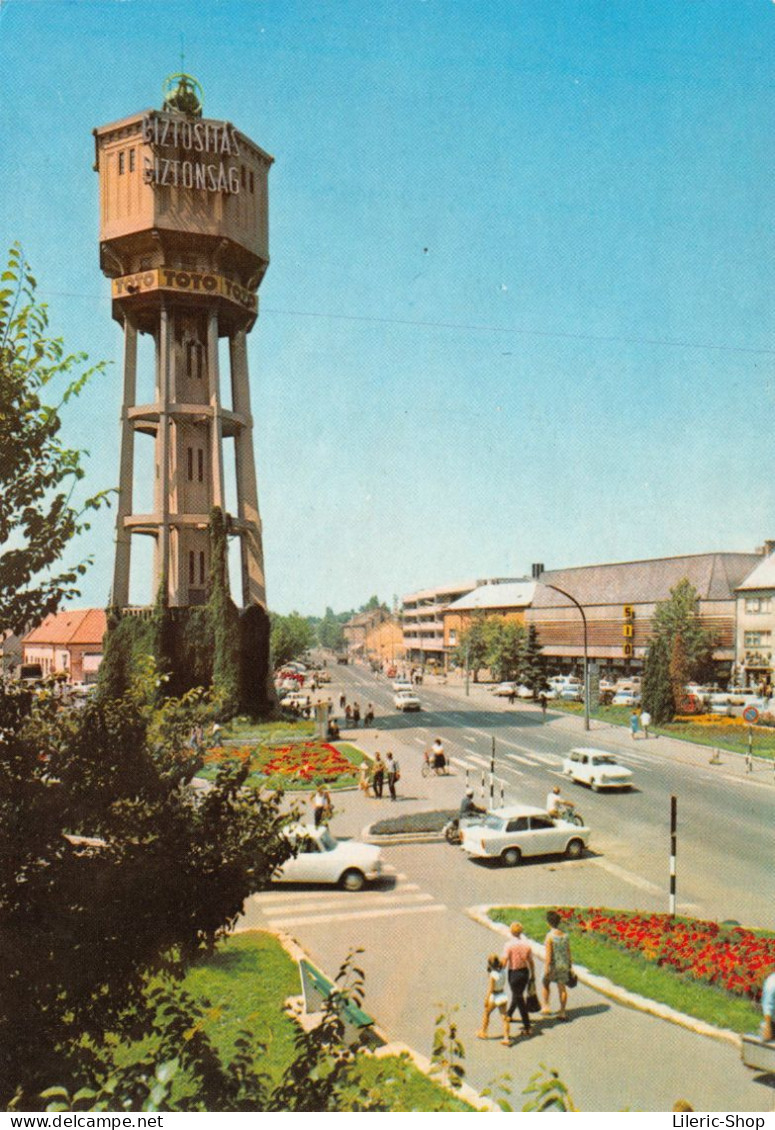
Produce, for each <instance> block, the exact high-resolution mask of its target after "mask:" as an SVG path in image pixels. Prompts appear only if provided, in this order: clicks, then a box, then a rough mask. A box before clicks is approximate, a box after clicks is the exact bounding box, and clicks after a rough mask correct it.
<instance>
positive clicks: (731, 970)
mask: <svg viewBox="0 0 775 1130" xmlns="http://www.w3.org/2000/svg"><path fill="white" fill-rule="evenodd" d="M559 913H560V915H561V916H562V918H563V920H564V922H565V924H566V926H567V927H568V928H569V929H571V930H574V931H581V930H583V931H585V932H586V933H587V934H590V935H593V936H596V937H598V938H601V939H604V940H606V941H608V942H612V943H613V944H614V945H616V946H617V947H618V948H620V949H623V950H627V951H630V952H636V953H638V954H640V955H641V956H642V957H644V958H645V959H646V960H647V961H651V962H654V964H655V965H658V966H662V967H667V968H670V969H673V970H675V972H677V973H680V974H683V975H684V976H685V977H687V978H690V979H693V980H695V981H700V982H704V983H705V984H707V985H715V986H716V987H717V988H721V989H725V990H726V991H727V992H728V993H732V994H733V995H734V996H738V997H744V998H747V999H749V1000H752V1001H756V1000H758V999H759V998H760V997H761V988H762V983H763V981H764V978H765V977H766V975H767V974H768V973H769V972H770V971H771V970H772V969H773V967H775V935H773V934H764V933H759V932H754V931H753V930H746V929H744V928H743V927H742V926H720V925H718V923H716V922H703V921H700V920H698V919H685V918H671V917H670V916H669V915H668V914H649V915H645V914H637V913H634V914H633V913H627V912H620V911H610V910H601V909H596V908H594V907H592V908H587V909H581V910H579V909H570V908H564V909H561V910H560V911H559Z"/></svg>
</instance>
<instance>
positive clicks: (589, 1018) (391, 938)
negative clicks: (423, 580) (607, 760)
mask: <svg viewBox="0 0 775 1130" xmlns="http://www.w3.org/2000/svg"><path fill="white" fill-rule="evenodd" d="M336 678H337V679H338V683H334V684H332V688H331V691H332V695H333V697H334V699H335V700H337V699H338V695H339V691H340V689H342V687H343V688H344V690H345V693H346V694H347V697H348V700H349V701H352V699H353V698H356V697H357V698H358V700H359V702H360V703H361V707H362V708H363V707H364V706H365V704H366V702H367V701H371V702H373V703H374V704H375V706H376V707H377V715H378V716H377V719H376V726H375V728H374V729H372V730H369V731H368V732H364V731H362V730H361V731H360V732H359V735H358V740H359V742H360V744H362V745H363V746H364V747H365V748H367V749H368V750H370V751H373V750H375V749H380V750H381V751H382V752H383V753H384V752H386V751H387V749H389V748H392V749H393V751H394V753H396V754H397V756H398V758H399V760H400V762H401V767H402V780H401V783H400V788H401V795H400V797H399V800H398V801H397V802H396V803H395V804H391V802H390V801H389V800H387V799H385V800H383V801H382V802H377V801H376V800H374V799H366V798H364V797H362V796H361V795H360V794H359V793H350V794H346V795H345V796H342V797H341V798H337V813H336V815H335V817H334V821H333V830H334V831H335V832H336V833H337V834H339V835H353V836H359V835H360V834H361V833H362V830H363V828H364V826H365V825H367V824H368V823H370V822H371V821H372V820H374V819H376V818H378V817H379V816H381V815H385V814H390V813H392V812H399V811H414V810H421V809H426V808H428V807H431V806H436V805H437V804H438V805H439V806H440V807H454V806H456V804H457V802H458V801H459V798H460V795H461V792H462V787H463V785H464V782H465V773H466V769H467V770H468V774H469V779H470V780H472V781H473V780H475V779H476V781H477V783H478V782H479V781H480V779H481V778H480V774H481V771H482V769H483V768H484V769H485V771H486V769H487V766H488V764H489V753H490V748H491V734H492V733H493V732H494V733H496V758H497V772H498V775H499V776H501V777H502V779H503V781H504V788H505V790H506V799H507V801H508V800H517V799H524V800H526V801H531V802H538V803H541V802H542V800H543V797H544V796H545V793H546V791H547V786H548V785H549V784H551V783H553V782H554V781H555V780H559V778H558V777H557V776H556V774H557V771H558V764H559V753H560V752H562V750H563V749H567V748H568V747H569V745H571V744H579V741H580V740H581V739H582V737H583V731H582V730H581V729H580V721H579V720H577V719H573V718H568V717H567V716H564V715H559V716H557V718H556V719H554V720H548V721H547V722H546V723H542V722H541V717H540V712H539V711H537V710H536V709H535V708H533V707H530V706H521V707H518V708H517V709H516V711H514V710H509V709H508V707H507V706H506V705H500V704H495V703H494V702H493V700H492V698H491V697H490V696H488V695H487V692H484V691H482V690H480V689H479V688H472V693H471V695H470V696H469V698H468V699H466V698H465V697H464V696H463V694H462V691H461V690H460V688H453V687H424V688H422V690H421V697H422V700H423V704H424V707H425V708H426V709H424V710H423V712H422V713H421V714H420V715H407V716H403V715H397V714H396V713H395V711H393V709H392V693H391V692H390V690H389V688H388V684H387V683H386V681H385V680H384V679H376V678H375V677H374V676H372V675H371V674H370V673H369V672H367V671H366V670H365V669H363V668H357V667H356V668H345V669H344V670H338V671H337V672H336ZM549 717H550V719H551V714H550V716H549ZM437 733H440V734H441V735H442V736H443V737H444V739H445V742H446V744H447V748H448V749H449V750H450V751H451V752H452V755H453V775H452V776H450V777H448V778H432V779H426V778H423V777H422V776H421V775H420V772H419V770H420V764H421V758H422V748H423V747H424V745H425V744H427V742H428V740H429V739H432V738H433V737H434V736H436V734H437ZM592 737H593V738H594V744H595V745H600V746H601V747H602V748H608V749H612V750H615V751H618V750H621V752H622V755H623V759H624V760H626V761H627V763H628V764H629V765H630V766H631V767H632V768H633V770H634V771H635V772H636V774H637V779H638V784H639V791H637V792H633V793H632V794H631V795H626V794H616V795H606V794H601V795H597V794H592V793H590V792H588V791H586V790H584V791H582V790H581V789H578V803H579V807H581V809H582V811H583V813H584V815H585V817H586V819H587V821H588V823H589V824H590V825H591V826H592V828H593V832H594V835H593V842H592V847H593V849H594V850H593V852H592V853H590V855H589V857H587V858H585V859H583V860H580V861H567V860H541V861H539V862H536V863H528V864H525V865H523V866H522V867H520V868H517V869H514V870H510V869H504V868H494V867H491V866H489V865H477V864H475V863H472V862H471V861H469V860H467V859H466V858H465V856H464V854H463V853H462V852H461V851H459V849H454V848H450V847H449V846H448V845H446V844H426V845H403V846H401V845H396V846H393V847H390V848H387V849H385V852H384V854H385V858H386V860H387V861H388V863H389V865H390V874H389V875H388V876H387V877H386V879H385V880H384V881H383V882H382V883H381V884H380V885H379V887H377V888H375V889H371V890H366V891H363V892H360V893H358V894H355V895H353V894H348V893H343V892H338V891H327V890H326V891H321V890H316V889H312V888H297V889H293V890H291V889H288V888H285V887H283V888H278V889H273V890H271V891H268V892H265V893H262V894H261V895H258V896H256V897H255V898H254V899H252V900H251V902H250V904H249V906H248V907H247V912H246V916H245V920H244V925H246V926H250V925H253V926H267V925H269V926H271V927H273V928H277V929H283V930H285V931H286V932H288V933H291V934H292V935H293V936H294V937H296V938H297V940H298V941H299V943H300V944H301V945H302V946H303V947H304V948H305V949H306V950H307V952H309V953H310V955H311V956H312V958H313V960H315V961H316V962H318V963H319V964H320V965H321V966H322V967H323V968H324V969H325V970H326V971H327V972H329V973H332V972H335V970H336V969H337V967H338V965H339V964H340V962H341V960H342V959H343V957H344V956H345V954H346V953H347V952H348V951H349V950H351V949H353V948H354V947H356V946H357V947H362V948H363V949H364V951H365V952H364V953H363V955H361V958H360V960H361V964H362V965H363V967H364V969H365V972H366V978H367V980H366V990H367V1006H368V1008H369V1010H370V1011H371V1012H372V1013H373V1014H374V1015H375V1016H376V1017H377V1018H378V1022H379V1024H380V1026H381V1027H382V1028H383V1029H384V1030H385V1031H386V1032H387V1033H388V1035H389V1036H390V1037H391V1038H394V1039H398V1040H403V1041H405V1042H406V1043H408V1044H410V1045H412V1046H413V1047H416V1048H417V1049H418V1050H419V1051H421V1052H423V1053H424V1054H426V1055H427V1054H429V1053H430V1046H431V1040H432V1031H433V1025H434V1021H435V1019H436V1016H437V1015H438V1012H439V1009H440V1006H447V1007H453V1006H456V1007H457V1009H458V1012H457V1017H458V1019H459V1021H460V1030H461V1034H462V1036H463V1040H464V1043H465V1046H466V1071H467V1076H468V1078H469V1081H470V1082H471V1083H472V1084H473V1085H474V1086H477V1087H482V1086H485V1085H486V1084H487V1083H488V1082H490V1081H492V1080H493V1079H494V1078H496V1077H497V1076H499V1075H501V1074H502V1073H503V1072H508V1073H510V1074H511V1075H512V1077H513V1084H512V1087H513V1091H514V1094H515V1095H516V1096H517V1097H519V1092H520V1091H521V1089H522V1087H523V1086H525V1084H526V1082H527V1080H528V1078H529V1076H530V1075H531V1074H532V1072H533V1071H534V1070H536V1068H537V1067H538V1064H539V1063H541V1062H543V1063H546V1064H548V1065H550V1066H552V1067H555V1068H557V1069H558V1070H559V1072H560V1074H561V1076H562V1078H563V1079H564V1080H565V1081H566V1083H567V1084H568V1085H569V1087H570V1088H571V1091H572V1092H573V1094H574V1097H575V1098H576V1101H577V1103H578V1104H579V1105H580V1106H581V1107H582V1109H585V1110H598V1111H607V1110H622V1109H631V1110H644V1111H646V1110H651V1111H653V1110H669V1109H670V1107H671V1106H672V1104H673V1102H674V1101H675V1099H676V1098H678V1097H684V1098H687V1099H689V1101H690V1102H691V1103H692V1105H693V1106H694V1107H695V1109H696V1110H704V1111H709V1110H725V1109H730V1110H739V1111H765V1110H772V1109H775V1090H774V1089H773V1085H772V1084H773V1083H775V1080H772V1078H770V1079H769V1080H764V1081H757V1076H756V1075H755V1074H754V1073H751V1072H749V1071H748V1070H747V1069H745V1068H744V1067H743V1066H742V1064H741V1063H740V1061H739V1055H738V1053H737V1051H736V1050H735V1049H734V1048H733V1047H732V1046H729V1045H726V1044H723V1043H720V1042H717V1041H715V1040H711V1039H708V1038H705V1037H701V1036H698V1035H696V1034H694V1033H692V1032H688V1031H686V1030H684V1029H681V1028H679V1027H677V1026H675V1025H672V1024H669V1023H667V1022H665V1021H662V1020H658V1019H656V1018H653V1017H649V1016H647V1015H645V1014H643V1013H640V1012H636V1011H634V1010H632V1009H629V1008H626V1007H623V1006H621V1005H618V1004H616V1003H614V1002H612V1001H610V1000H608V999H607V998H605V997H602V996H601V995H599V994H597V993H595V992H593V991H592V990H590V989H588V988H586V987H584V986H579V987H578V988H577V989H576V990H574V991H573V993H572V994H571V997H572V1000H571V1013H572V1017H573V1020H572V1023H570V1024H568V1025H562V1024H558V1023H557V1022H556V1021H553V1020H549V1021H545V1022H543V1023H541V1024H540V1025H537V1026H536V1035H535V1036H534V1037H533V1038H531V1039H530V1040H529V1041H524V1042H522V1043H521V1044H520V1043H518V1044H516V1045H515V1046H514V1047H513V1048H511V1049H506V1048H503V1047H501V1046H500V1044H499V1043H498V1041H497V1040H496V1039H493V1040H492V1041H488V1042H487V1043H484V1042H482V1041H478V1040H476V1039H475V1037H474V1032H475V1031H476V1028H477V1027H478V1024H479V1020H480V1011H481V1003H482V999H483V995H484V986H485V981H486V977H485V972H484V962H485V958H486V955H487V953H489V952H491V951H493V950H494V951H496V952H497V951H498V950H500V948H501V946H502V938H501V937H500V936H499V935H498V934H496V933H494V932H491V931H489V930H487V929H486V928H485V927H482V926H481V925H479V924H477V923H476V922H474V921H473V920H472V919H471V918H470V917H469V916H468V914H467V910H468V908H470V907H471V906H474V905H479V904H484V903H488V904H491V903H507V904H508V903H522V904H530V903H540V904H546V903H557V904H568V903H576V904H578V905H590V904H592V905H595V904H598V905H611V906H622V907H629V908H636V907H638V908H642V909H660V910H664V909H666V874H667V858H666V853H667V842H666V839H665V820H666V818H667V807H666V806H667V803H668V798H669V795H670V791H671V790H673V791H676V792H677V793H678V795H679V814H680V816H681V821H682V825H683V826H684V832H683V835H682V838H681V846H680V847H679V880H680V883H679V910H681V909H686V910H691V911H692V912H695V913H698V914H707V915H708V916H710V917H716V918H718V917H735V918H738V919H740V920H741V921H745V922H746V923H752V924H761V925H765V926H768V925H770V926H771V924H772V923H771V920H770V919H769V918H768V913H769V912H770V911H771V907H772V905H773V900H772V897H771V896H772V883H773V880H772V874H771V859H772V852H770V853H769V855H767V856H766V857H765V858H762V855H763V853H764V851H765V849H766V843H767V837H768V835H769V834H770V832H771V827H772V823H771V816H772V803H773V796H774V795H775V790H774V789H773V787H772V784H771V782H770V781H769V778H768V779H767V781H766V782H765V781H764V779H763V778H762V777H761V776H759V777H757V780H756V781H755V782H754V783H751V782H750V780H747V779H746V777H745V774H744V773H743V772H742V770H741V769H740V768H739V767H738V766H737V764H736V763H730V764H725V765H722V766H720V767H716V766H714V767H712V768H711V767H708V765H707V756H708V755H707V753H705V752H704V751H703V752H701V753H700V754H697V753H696V752H695V751H694V750H690V749H687V748H686V747H683V748H682V749H680V750H679V751H678V753H677V754H676V755H675V756H680V757H681V759H682V760H681V762H680V763H678V764H676V762H675V761H674V760H669V759H668V758H666V757H665V755H664V753H662V752H660V747H664V746H665V742H664V740H663V739H659V740H655V741H653V742H649V743H646V742H642V743H632V744H631V745H628V743H631V739H630V738H629V735H627V734H624V733H622V732H621V731H611V730H610V729H606V730H596V731H595V733H594V735H592ZM726 777H728V778H729V779H728V780H727V779H725V778H726ZM486 787H487V786H486ZM572 788H573V786H570V785H568V786H567V787H564V792H566V793H567V792H568V791H570V790H571V789H572ZM719 811H722V812H724V813H725V815H726V819H724V820H722V821H719V820H718V812H719ZM730 813H732V814H734V815H733V818H732V819H730ZM709 821H710V822H709ZM759 822H760V823H759ZM730 824H731V825H732V826H731V827H730ZM742 826H747V827H749V828H755V829H756V831H755V832H752V834H751V835H750V837H746V838H745V839H746V842H745V843H741V842H740V832H739V829H740V827H742ZM662 841H664V843H663V842H662ZM729 852H732V853H733V854H734V858H733V859H731V860H730V859H725V856H726V854H728V853H729ZM749 869H752V870H753V873H754V875H755V876H757V878H756V883H759V884H761V883H765V886H764V887H762V886H761V885H760V886H759V887H758V890H757V889H755V890H753V891H752V890H751V887H750V885H749V883H746V882H744V877H745V876H746V874H748V872H749ZM762 891H768V892H769V897H768V898H767V899H764V898H762V897H759V896H760V895H761V894H762ZM515 1030H516V1026H515ZM585 1048H586V1049H588V1050H587V1051H585ZM612 1065H613V1066H612ZM521 1101H522V1100H521V1099H520V1100H519V1103H518V1105H521Z"/></svg>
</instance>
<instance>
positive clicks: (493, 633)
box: [456, 613, 546, 694]
mask: <svg viewBox="0 0 775 1130" xmlns="http://www.w3.org/2000/svg"><path fill="white" fill-rule="evenodd" d="M456 658H457V661H458V663H460V664H461V666H466V664H467V665H468V669H469V670H470V671H472V672H473V676H474V682H477V681H478V678H479V671H480V669H481V668H482V667H486V668H488V669H489V671H490V674H491V675H492V678H493V679H495V680H496V681H498V682H505V681H507V680H508V681H513V682H519V683H524V684H525V686H528V687H530V688H531V689H532V690H533V692H534V694H537V693H538V692H539V691H540V690H542V689H543V688H544V686H545V685H546V681H545V675H544V661H543V658H542V656H541V647H540V645H539V643H538V633H537V631H536V629H535V627H534V626H532V625H531V626H530V628H528V629H526V628H525V626H524V625H523V624H520V623H518V622H517V621H515V620H509V619H507V618H506V617H504V616H486V615H484V614H482V613H475V614H474V616H473V617H472V618H471V621H470V623H469V624H468V626H467V627H466V628H465V629H464V630H463V631H462V632H461V634H460V641H459V643H458V647H457V651H456Z"/></svg>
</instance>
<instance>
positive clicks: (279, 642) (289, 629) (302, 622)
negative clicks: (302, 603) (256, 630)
mask: <svg viewBox="0 0 775 1130" xmlns="http://www.w3.org/2000/svg"><path fill="white" fill-rule="evenodd" d="M269 618H270V621H271V625H272V627H271V647H272V659H273V661H274V664H275V666H276V667H282V665H283V664H284V663H290V662H291V661H292V660H294V659H298V658H299V656H300V655H303V654H304V652H305V651H308V650H309V648H311V647H312V646H313V644H314V642H315V636H314V633H313V631H312V628H311V627H310V624H309V621H308V620H307V619H306V618H305V617H304V616H300V615H299V613H298V612H291V613H290V615H288V616H280V615H279V614H278V613H276V612H272V613H270V617H269Z"/></svg>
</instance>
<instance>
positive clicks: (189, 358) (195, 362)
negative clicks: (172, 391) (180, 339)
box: [186, 340, 204, 380]
mask: <svg viewBox="0 0 775 1130" xmlns="http://www.w3.org/2000/svg"><path fill="white" fill-rule="evenodd" d="M203 356H204V347H203V346H202V343H201V341H191V340H189V341H187V342H186V373H187V375H188V376H189V377H192V378H193V379H194V380H201V378H202V375H203V372H204V366H203V364H202V360H203Z"/></svg>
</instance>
